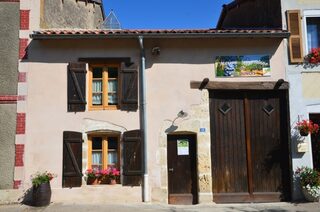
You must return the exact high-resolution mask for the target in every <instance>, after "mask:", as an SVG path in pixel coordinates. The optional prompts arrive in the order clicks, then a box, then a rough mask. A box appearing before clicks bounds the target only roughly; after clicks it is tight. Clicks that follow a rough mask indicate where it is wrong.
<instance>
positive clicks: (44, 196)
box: [31, 171, 56, 206]
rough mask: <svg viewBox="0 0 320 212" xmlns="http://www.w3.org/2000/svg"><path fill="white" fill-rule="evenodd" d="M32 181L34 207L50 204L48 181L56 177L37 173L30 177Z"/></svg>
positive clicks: (47, 173)
mask: <svg viewBox="0 0 320 212" xmlns="http://www.w3.org/2000/svg"><path fill="white" fill-rule="evenodd" d="M31 177H32V179H31V181H32V200H33V205H34V206H46V205H49V204H50V200H51V187H50V181H51V180H52V179H53V178H54V177H56V175H54V174H52V173H50V172H47V171H45V172H42V173H40V172H37V173H36V174H35V175H33V176H31Z"/></svg>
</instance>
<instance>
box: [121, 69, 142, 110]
mask: <svg viewBox="0 0 320 212" xmlns="http://www.w3.org/2000/svg"><path fill="white" fill-rule="evenodd" d="M120 88H121V90H120V95H119V96H120V109H121V110H127V111H136V110H137V109H138V71H137V66H136V65H134V64H131V65H128V66H127V65H126V64H125V63H121V70H120Z"/></svg>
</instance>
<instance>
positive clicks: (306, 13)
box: [303, 9, 320, 55]
mask: <svg viewBox="0 0 320 212" xmlns="http://www.w3.org/2000/svg"><path fill="white" fill-rule="evenodd" d="M310 17H319V18H320V9H318V10H304V11H303V32H304V48H303V49H304V52H305V54H304V55H307V54H309V50H308V37H307V36H308V32H307V18H310Z"/></svg>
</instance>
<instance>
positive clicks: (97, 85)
mask: <svg viewBox="0 0 320 212" xmlns="http://www.w3.org/2000/svg"><path fill="white" fill-rule="evenodd" d="M92 92H94V93H97V92H102V80H93V82H92Z"/></svg>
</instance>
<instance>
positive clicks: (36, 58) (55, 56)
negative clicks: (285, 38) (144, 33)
mask: <svg viewBox="0 0 320 212" xmlns="http://www.w3.org/2000/svg"><path fill="white" fill-rule="evenodd" d="M281 42H282V40H281V39H278V40H274V39H263V38H255V42H252V38H251V39H250V38H239V39H232V38H229V39H228V38H216V39H207V38H203V39H186V38H185V39H183V38H181V39H145V52H146V58H147V60H146V62H147V63H146V68H151V67H152V65H153V64H154V63H179V64H213V63H214V60H215V57H216V56H227V55H232V56H237V55H250V54H269V55H271V56H272V55H274V54H275V52H276V51H277V49H278V47H279V45H280V44H281ZM155 46H157V47H159V48H161V53H160V54H156V55H155V54H152V49H153V47H155ZM95 57H96V58H108V57H113V58H115V57H131V58H134V59H135V60H133V61H139V57H140V48H139V44H138V39H134V38H132V39H82V40H80V39H75V40H32V41H31V42H30V44H29V46H28V59H25V60H23V61H22V62H43V63H68V62H75V61H78V59H79V58H95Z"/></svg>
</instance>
